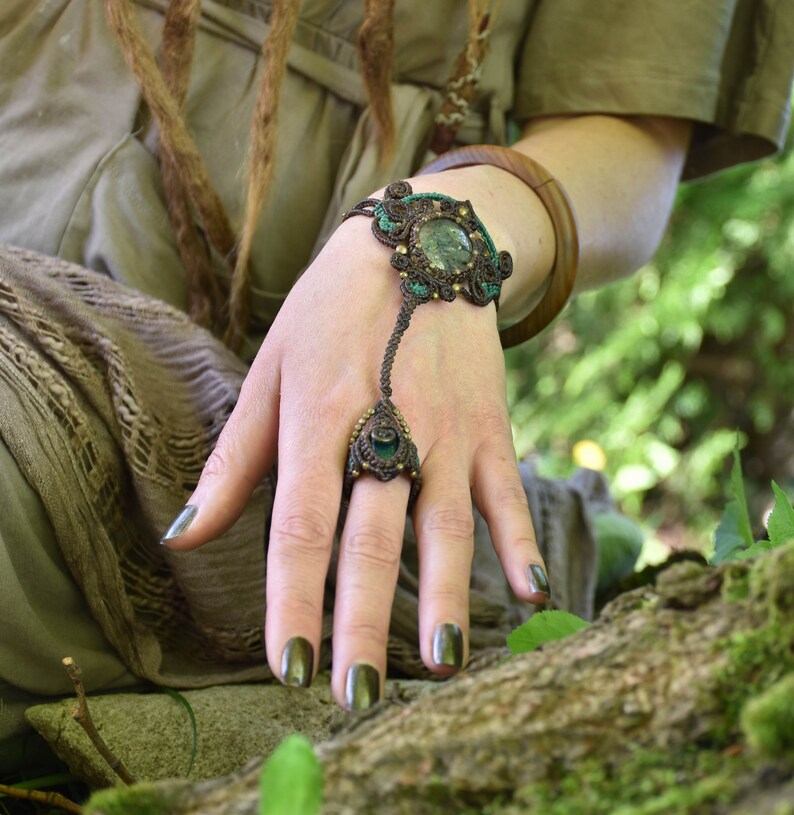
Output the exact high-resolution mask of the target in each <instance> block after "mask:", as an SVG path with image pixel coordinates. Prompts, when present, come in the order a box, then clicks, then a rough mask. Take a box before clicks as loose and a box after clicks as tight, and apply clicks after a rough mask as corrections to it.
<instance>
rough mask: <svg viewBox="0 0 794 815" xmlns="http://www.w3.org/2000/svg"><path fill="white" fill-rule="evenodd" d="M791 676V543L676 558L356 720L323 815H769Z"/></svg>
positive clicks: (155, 795)
mask: <svg viewBox="0 0 794 815" xmlns="http://www.w3.org/2000/svg"><path fill="white" fill-rule="evenodd" d="M792 671H794V544H790V545H788V546H786V547H783V548H781V549H777V550H775V551H773V552H770V553H768V554H766V555H764V556H763V557H761V558H759V559H757V560H755V561H743V562H735V563H731V564H726V565H725V566H722V567H719V568H714V567H709V566H705V565H700V564H697V563H692V562H685V563H679V564H676V565H675V566H673V567H671V568H670V569H668V570H666V571H664V572H663V573H662V574H661V575H660V576H659V577H658V579H657V581H656V584H655V585H654V586H652V587H645V588H642V589H637V590H635V591H632V592H629V593H627V594H624V595H622V596H621V597H619V598H617V599H616V600H615V601H613V602H612V603H611V604H609V605H608V606H607V607H606V608H605V610H604V611H603V613H602V615H601V617H600V618H599V620H598V621H597V622H595V623H594V624H593V625H591V626H590V627H589V628H587V629H585V630H584V631H582V632H580V633H578V634H576V635H574V636H571V637H569V638H568V639H565V640H562V641H558V642H554V643H549V644H547V645H545V646H544V647H543V648H542V649H540V650H538V651H535V652H533V653H530V654H526V655H522V656H518V657H512V658H508V654H507V652H506V651H505V652H498V653H496V654H490V655H489V656H487V657H486V658H485V659H484V660H483V661H482V663H481V664H480V665H479V666H473V667H472V668H470V669H469V670H468V671H466V672H465V673H464V674H462V675H461V676H459V677H458V678H456V679H455V680H453V681H451V682H448V683H446V684H444V685H441V686H438V687H434V688H432V689H431V690H429V691H427V692H426V693H424V694H423V695H421V696H420V697H419V698H418V699H416V700H414V701H412V702H410V703H409V704H407V705H405V706H402V705H400V704H394V703H393V704H388V705H383V706H381V707H379V708H378V709H377V710H376V711H375V713H373V714H371V715H370V716H368V717H364V718H362V719H360V720H353V721H352V723H351V725H350V726H349V727H348V728H347V730H346V731H345V732H342V733H338V734H337V735H336V736H335V737H334V738H333V739H331V740H330V741H328V742H326V743H324V744H321V745H319V746H318V747H317V753H318V755H319V757H320V759H321V761H322V763H323V765H324V770H325V798H324V807H323V813H325V815H347V813H370V812H372V813H375V812H377V813H381V814H382V815H391V814H392V813H393V815H402V813H412V815H414V814H416V815H423V814H424V813H427V815H434V814H435V813H447V812H449V813H453V812H455V813H458V812H467V811H471V812H482V811H483V809H484V808H486V807H488V811H489V812H494V813H518V812H534V811H543V812H544V813H545V815H563V814H564V813H576V812H579V813H582V812H592V813H601V812H604V813H610V815H611V813H613V812H615V813H617V812H620V811H621V807H628V808H627V809H625V812H631V813H643V812H647V813H652V812H659V813H662V812H676V813H679V812H680V813H700V812H703V813H706V812H708V813H713V812H725V813H729V812H730V813H736V815H739V813H745V812H748V813H749V812H750V811H751V810H752V811H753V812H754V813H758V812H763V811H764V808H763V807H762V802H768V801H772V802H775V801H786V800H791V799H792V797H794V782H792V778H794V733H788V734H787V733H786V732H778V733H775V734H773V735H774V736H775V738H777V741H775V739H774V738H773V739H770V738H769V737H767V736H765V735H764V733H765V732H766V731H763V728H762V727H761V725H760V724H758V722H762V723H763V724H764V727H771V728H773V729H774V728H775V727H776V726H777V724H776V723H781V725H780V726H784V723H785V721H786V716H788V717H789V719H788V721H789V722H790V721H792V718H791V717H792V716H794V713H792V707H791V706H792V705H794V701H791V700H789V702H788V703H787V704H788V705H789V707H788V709H787V710H786V709H777V710H775V709H772V708H770V705H771V704H772V703H770V704H769V705H767V708H769V710H766V712H764V711H765V709H764V708H763V706H761V707H759V708H758V709H759V710H760V711H761V712H760V714H757V715H756V716H755V717H754V718H752V720H751V718H750V717H748V716H744V717H742V710H743V709H744V708H745V706H746V703H747V702H748V701H749V700H752V699H758V698H760V697H763V695H764V693H765V692H770V693H771V690H772V689H774V686H775V684H776V683H779V682H781V681H786V680H785V679H784V676H785V675H786V674H790V673H791V672H792ZM767 689H770V690H769V691H767ZM780 696H781V694H779V693H778V694H777V699H778V701H777V702H775V703H774V704H777V705H778V708H779V707H780V704H781V703H780V701H779V699H780ZM770 710H771V712H770ZM754 728H755V729H754ZM756 731H758V732H756ZM770 744H773V745H777V746H774V747H769V745H770ZM781 745H782V747H781ZM258 778H259V768H258V767H256V766H253V767H249V768H247V769H246V770H243V771H242V772H241V773H238V774H236V775H234V776H231V777H227V778H223V779H215V780H212V781H206V782H201V783H196V784H190V783H186V782H164V783H161V784H157V785H150V786H148V787H145V788H139V789H136V787H132V788H129V790H123V789H119V790H114V791H112V792H109V791H105V792H102V793H99V794H98V795H97V796H95V798H94V799H92V801H91V802H90V803H89V806H88V809H87V812H89V813H100V812H104V813H109V812H111V810H112V805H111V799H110V798H108V797H107V796H115V798H113V799H112V800H113V802H114V803H115V804H121V803H122V802H126V805H127V807H128V808H127V809H124V810H123V811H124V812H130V813H134V812H136V811H144V810H140V809H139V810H136V809H134V808H133V802H134V798H133V797H132V796H135V795H138V796H139V799H140V800H145V801H146V802H147V809H146V810H145V811H147V812H157V811H158V810H160V811H166V809H167V810H168V811H169V812H172V813H175V815H177V814H178V815H192V814H193V813H203V815H214V813H218V815H220V813H224V815H229V813H240V815H242V814H243V813H245V814H246V815H256V813H258V812H259V789H258ZM666 802H667V803H666ZM566 807H567V808H566ZM759 807H761V808H759ZM775 811H777V810H775Z"/></svg>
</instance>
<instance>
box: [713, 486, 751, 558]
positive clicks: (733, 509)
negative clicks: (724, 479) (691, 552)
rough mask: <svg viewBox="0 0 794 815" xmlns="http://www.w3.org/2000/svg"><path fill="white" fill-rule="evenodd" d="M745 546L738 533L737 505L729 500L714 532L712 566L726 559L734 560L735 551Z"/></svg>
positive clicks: (739, 550)
mask: <svg viewBox="0 0 794 815" xmlns="http://www.w3.org/2000/svg"><path fill="white" fill-rule="evenodd" d="M744 548H745V543H744V539H743V538H742V536H741V534H740V533H739V507H738V506H737V505H736V501H731V502H730V503H729V504H728V505H727V506H726V507H725V512H724V514H723V516H722V520H721V521H720V525H719V526H718V527H717V531H716V532H715V533H714V554H713V555H712V556H711V564H712V566H718V565H719V564H720V563H724V562H725V561H726V560H735V559H736V553H737V552H741V551H742V549H744Z"/></svg>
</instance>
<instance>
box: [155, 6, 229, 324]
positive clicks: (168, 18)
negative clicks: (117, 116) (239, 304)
mask: <svg viewBox="0 0 794 815" xmlns="http://www.w3.org/2000/svg"><path fill="white" fill-rule="evenodd" d="M200 14H201V0H171V2H170V3H169V4H168V9H167V10H166V15H165V24H164V26H163V41H162V52H161V56H160V70H161V71H162V75H163V79H164V81H165V85H166V87H167V88H168V90H169V91H170V93H171V95H172V96H173V98H174V101H175V102H176V104H177V106H178V108H179V112H180V114H181V115H182V116H183V117H184V106H185V99H186V98H187V91H188V85H189V83H190V69H191V65H192V62H193V54H194V51H195V45H196V31H197V28H198V20H199V16H200ZM160 163H161V173H162V177H163V188H164V191H165V198H166V203H167V205H168V216H169V219H170V221H171V225H172V226H173V228H174V235H175V238H176V245H177V249H178V250H179V257H180V259H181V261H182V265H183V266H184V268H185V271H186V273H187V277H188V313H189V314H190V317H191V319H192V320H193V321H194V322H195V323H197V324H198V325H201V326H204V327H205V328H215V329H216V330H220V328H221V326H219V325H218V321H219V318H220V315H221V312H222V311H223V306H224V296H223V292H222V291H221V286H220V284H219V281H218V276H217V275H216V274H215V270H214V268H213V265H212V259H211V255H210V250H209V246H208V245H207V242H206V240H205V238H204V236H203V235H202V234H200V233H199V231H198V229H197V228H196V224H195V221H194V218H193V211H192V208H191V206H190V199H189V198H188V195H187V193H186V192H185V189H184V187H183V185H182V183H181V181H180V180H179V174H178V170H177V168H176V167H175V166H174V163H173V161H172V159H171V158H170V157H169V155H168V154H167V153H164V154H163V155H161V156H160Z"/></svg>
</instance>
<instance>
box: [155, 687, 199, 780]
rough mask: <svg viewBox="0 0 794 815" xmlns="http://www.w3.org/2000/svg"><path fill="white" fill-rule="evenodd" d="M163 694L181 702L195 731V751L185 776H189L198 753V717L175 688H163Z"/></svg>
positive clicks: (192, 753) (191, 755) (191, 754)
mask: <svg viewBox="0 0 794 815" xmlns="http://www.w3.org/2000/svg"><path fill="white" fill-rule="evenodd" d="M162 691H163V693H165V694H167V695H168V696H170V697H171V698H172V699H173V700H174V701H176V702H179V704H180V705H182V707H183V708H185V710H186V711H187V715H188V719H190V727H191V729H192V731H193V749H192V751H191V753H190V762H189V763H188V765H187V772H186V773H185V776H189V775H190V773H191V772H192V771H193V762H194V761H195V760H196V753H197V752H198V727H197V726H196V716H195V714H194V713H193V708H192V707H191V706H190V702H188V700H187V699H185V697H184V696H182V694H181V693H179V691H175V690H174V689H173V688H162Z"/></svg>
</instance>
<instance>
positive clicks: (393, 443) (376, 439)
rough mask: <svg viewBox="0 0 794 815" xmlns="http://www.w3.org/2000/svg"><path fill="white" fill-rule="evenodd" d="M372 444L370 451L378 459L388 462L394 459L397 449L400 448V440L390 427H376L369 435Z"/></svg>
mask: <svg viewBox="0 0 794 815" xmlns="http://www.w3.org/2000/svg"><path fill="white" fill-rule="evenodd" d="M369 438H370V441H371V442H372V449H373V450H374V451H375V455H376V456H377V457H378V458H382V459H383V460H384V461H388V460H389V459H390V458H394V455H395V453H396V452H397V448H398V447H399V446H400V439H399V438H398V436H397V433H395V431H394V430H392V429H391V428H390V427H376V428H374V429H373V431H372V432H371V433H370V434H369Z"/></svg>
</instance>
